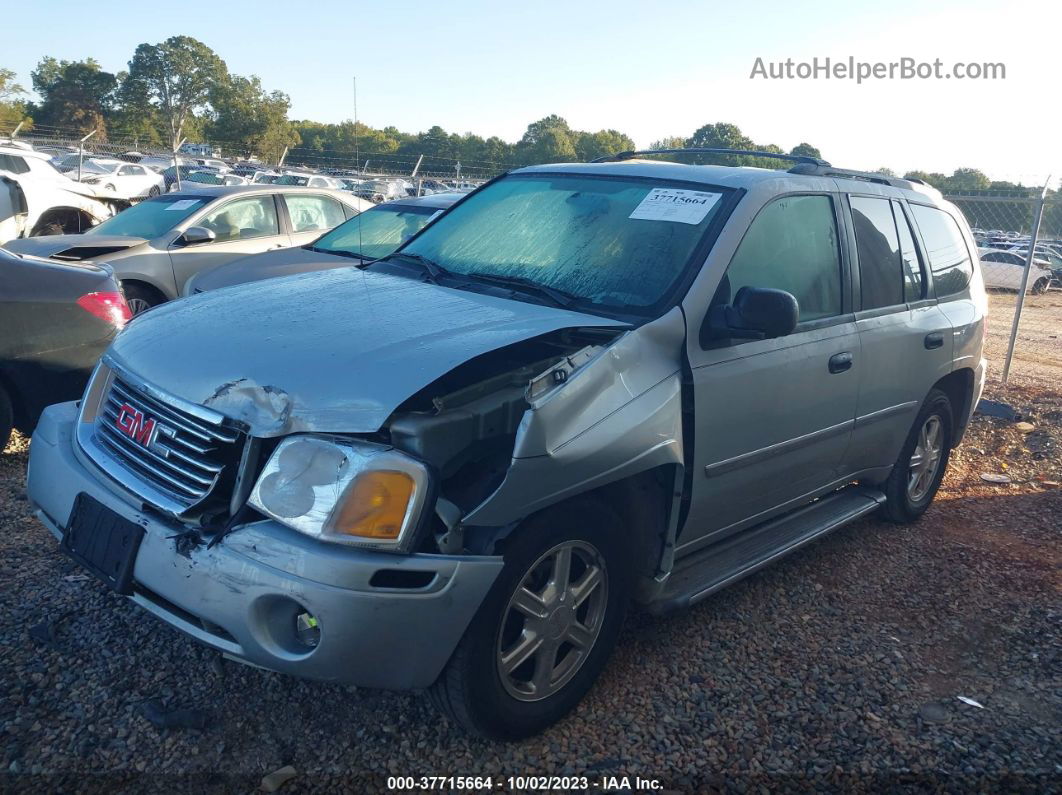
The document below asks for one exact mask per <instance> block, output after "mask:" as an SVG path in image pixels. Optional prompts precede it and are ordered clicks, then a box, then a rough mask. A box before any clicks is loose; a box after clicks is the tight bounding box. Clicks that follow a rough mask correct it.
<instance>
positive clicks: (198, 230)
mask: <svg viewBox="0 0 1062 795" xmlns="http://www.w3.org/2000/svg"><path fill="white" fill-rule="evenodd" d="M216 239H217V235H215V234H214V230H212V229H207V228H206V227H205V226H190V227H188V228H187V229H186V230H184V234H183V235H181V236H180V237H179V238H177V242H178V243H180V244H181V245H182V246H198V245H200V244H201V243H213V242H214V241H215V240H216Z"/></svg>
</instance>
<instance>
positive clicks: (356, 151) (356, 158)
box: [353, 75, 365, 279]
mask: <svg viewBox="0 0 1062 795" xmlns="http://www.w3.org/2000/svg"><path fill="white" fill-rule="evenodd" d="M353 80H354V167H355V169H356V168H357V166H358V161H359V160H361V152H360V150H359V149H358V76H357V75H355V76H354V78H353ZM361 176H362V177H364V176H365V173H364V172H362V174H361ZM355 195H357V194H355ZM358 198H359V199H360V198H361V197H360V196H358ZM362 245H363V244H362V240H361V210H358V254H361V252H362ZM364 276H365V274H364V273H363V274H362V279H364Z"/></svg>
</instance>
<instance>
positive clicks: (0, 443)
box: [0, 385, 15, 453]
mask: <svg viewBox="0 0 1062 795" xmlns="http://www.w3.org/2000/svg"><path fill="white" fill-rule="evenodd" d="M14 426H15V409H14V407H13V406H12V405H11V398H10V397H9V396H8V394H7V392H6V391H5V390H4V387H3V386H2V385H0V453H2V452H4V448H5V447H7V443H8V442H9V441H10V440H11V430H12V428H14Z"/></svg>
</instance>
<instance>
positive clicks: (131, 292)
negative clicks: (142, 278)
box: [122, 283, 166, 317]
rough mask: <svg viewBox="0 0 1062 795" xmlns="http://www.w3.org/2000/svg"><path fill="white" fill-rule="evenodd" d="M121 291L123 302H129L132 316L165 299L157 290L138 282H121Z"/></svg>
mask: <svg viewBox="0 0 1062 795" xmlns="http://www.w3.org/2000/svg"><path fill="white" fill-rule="evenodd" d="M122 292H123V293H125V302H126V303H127V304H129V311H130V312H131V313H132V314H133V316H134V317H135V316H136V315H139V314H140V313H141V312H146V311H148V310H149V309H151V307H153V306H158V305H159V304H161V303H163V302H164V301H165V300H166V299H165V298H163V297H162V296H161V295H160V294H159V293H158V292H157V291H155V290H153V289H151V288H150V287H144V286H142V285H139V284H124V283H123V284H122Z"/></svg>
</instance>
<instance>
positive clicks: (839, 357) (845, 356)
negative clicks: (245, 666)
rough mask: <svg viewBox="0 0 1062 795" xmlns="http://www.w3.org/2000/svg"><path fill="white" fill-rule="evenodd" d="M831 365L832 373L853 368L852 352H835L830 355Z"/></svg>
mask: <svg viewBox="0 0 1062 795" xmlns="http://www.w3.org/2000/svg"><path fill="white" fill-rule="evenodd" d="M829 367H830V372H831V373H843V372H844V371H845V370H850V369H852V352H851V351H843V352H842V353H835V354H834V355H833V356H831V357H830V365H829Z"/></svg>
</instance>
